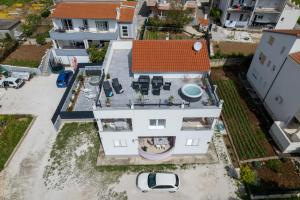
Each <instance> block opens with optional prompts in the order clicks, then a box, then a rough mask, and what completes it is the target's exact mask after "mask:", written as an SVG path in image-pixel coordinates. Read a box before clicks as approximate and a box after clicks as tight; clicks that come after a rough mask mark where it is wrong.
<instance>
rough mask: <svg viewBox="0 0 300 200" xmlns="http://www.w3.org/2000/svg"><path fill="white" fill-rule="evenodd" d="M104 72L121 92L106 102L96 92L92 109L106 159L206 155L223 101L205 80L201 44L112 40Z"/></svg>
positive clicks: (203, 45)
mask: <svg viewBox="0 0 300 200" xmlns="http://www.w3.org/2000/svg"><path fill="white" fill-rule="evenodd" d="M195 43H196V44H195ZM194 46H195V48H194ZM104 72H105V74H110V79H112V80H108V81H109V82H110V83H112V82H114V81H113V79H114V78H118V82H119V83H120V84H121V85H122V88H123V90H124V92H123V93H121V94H116V92H115V90H114V91H113V92H114V95H113V96H112V97H106V95H105V93H107V91H109V90H107V89H106V90H105V89H104V91H103V90H102V92H101V94H100V97H99V102H98V103H99V104H101V106H100V107H97V108H96V109H95V110H94V116H95V119H96V121H97V124H98V127H99V135H100V138H101V144H102V146H103V149H104V153H105V155H106V156H141V157H143V158H145V159H149V160H163V159H167V158H169V157H170V156H176V155H177V156H178V155H197V154H198V155H199V154H205V153H207V150H208V146H209V144H210V142H211V139H212V136H213V132H214V126H215V124H216V122H217V120H218V118H219V116H220V113H221V110H222V103H223V101H222V100H220V99H219V98H218V96H217V94H216V87H215V86H214V85H212V82H211V79H210V77H209V73H210V62H209V57H208V51H207V44H206V42H205V41H204V40H201V42H200V41H198V42H197V41H195V40H135V41H113V42H112V43H111V45H110V47H109V50H108V52H107V60H106V61H105V63H104ZM161 84H162V85H161ZM106 85H107V82H106ZM106 88H109V87H106ZM111 91H112V90H111Z"/></svg>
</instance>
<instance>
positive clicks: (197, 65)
mask: <svg viewBox="0 0 300 200" xmlns="http://www.w3.org/2000/svg"><path fill="white" fill-rule="evenodd" d="M195 42H196V41H195V40H135V41H133V47H132V72H134V73H142V72H144V73H147V72H148V73H151V72H163V73H164V72H203V71H209V70H210V62H209V58H208V51H207V45H206V41H205V40H201V43H202V49H201V50H200V52H198V53H197V52H195V51H194V50H193V45H194V43H195Z"/></svg>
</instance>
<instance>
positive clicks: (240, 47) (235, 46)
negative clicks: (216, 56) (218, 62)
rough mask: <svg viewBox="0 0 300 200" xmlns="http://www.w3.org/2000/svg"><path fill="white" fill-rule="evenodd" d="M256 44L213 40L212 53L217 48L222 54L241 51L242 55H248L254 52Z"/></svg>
mask: <svg viewBox="0 0 300 200" xmlns="http://www.w3.org/2000/svg"><path fill="white" fill-rule="evenodd" d="M256 46H257V44H256V43H245V42H228V41H221V42H216V41H214V42H213V47H214V53H216V52H217V51H218V50H219V51H221V53H222V54H226V55H229V54H233V53H235V54H238V53H242V54H243V55H250V54H254V53H255V49H256Z"/></svg>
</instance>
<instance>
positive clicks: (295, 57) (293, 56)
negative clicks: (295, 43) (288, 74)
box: [290, 51, 300, 64]
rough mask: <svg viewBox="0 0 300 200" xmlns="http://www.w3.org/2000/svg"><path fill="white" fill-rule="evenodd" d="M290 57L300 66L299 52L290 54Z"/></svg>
mask: <svg viewBox="0 0 300 200" xmlns="http://www.w3.org/2000/svg"><path fill="white" fill-rule="evenodd" d="M290 57H291V58H292V59H293V60H294V61H295V62H296V63H298V64H300V51H299V52H296V53H292V54H290Z"/></svg>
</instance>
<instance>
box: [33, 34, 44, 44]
mask: <svg viewBox="0 0 300 200" xmlns="http://www.w3.org/2000/svg"><path fill="white" fill-rule="evenodd" d="M35 39H36V42H37V43H38V44H40V45H43V44H45V43H46V37H45V35H44V34H38V35H37V36H36V38H35Z"/></svg>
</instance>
